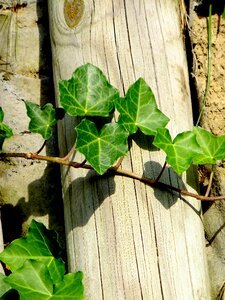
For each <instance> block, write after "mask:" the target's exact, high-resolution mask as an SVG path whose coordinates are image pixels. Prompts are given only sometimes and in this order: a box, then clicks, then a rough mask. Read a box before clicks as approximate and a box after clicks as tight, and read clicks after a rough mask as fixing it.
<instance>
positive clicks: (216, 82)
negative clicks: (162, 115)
mask: <svg viewBox="0 0 225 300" xmlns="http://www.w3.org/2000/svg"><path fill="white" fill-rule="evenodd" d="M189 32H190V37H191V48H192V49H191V50H192V53H193V70H192V78H193V80H194V83H195V86H196V89H197V96H198V97H197V98H198V99H194V101H196V102H194V103H193V108H194V109H197V107H198V102H199V104H200V106H201V104H202V100H203V96H204V92H205V88H206V80H207V72H208V66H207V65H208V31H207V17H201V16H198V15H197V14H195V17H194V19H193V20H192V24H191V27H190V28H189ZM201 126H202V127H204V128H206V129H208V130H209V131H211V132H212V133H213V134H215V135H225V19H222V18H220V17H219V16H218V15H217V14H215V15H213V17H212V75H211V84H210V89H209V94H208V97H207V100H206V105H205V109H204V114H203V117H202V120H201ZM200 173H201V180H202V183H203V184H204V183H207V181H208V178H207V177H208V175H209V172H208V168H207V166H206V167H204V168H201V170H200ZM212 194H217V195H218V194H219V195H225V166H224V164H223V163H222V164H221V165H220V166H218V167H216V171H215V176H214V182H213V188H212ZM203 211H204V227H205V235H206V251H207V258H208V264H209V275H210V280H211V286H212V299H216V297H218V295H220V296H219V297H220V298H219V299H225V294H224V292H223V285H224V282H225V204H224V201H220V202H218V201H217V202H215V203H210V204H209V203H207V204H204V203H203ZM217 299H218V298H217Z"/></svg>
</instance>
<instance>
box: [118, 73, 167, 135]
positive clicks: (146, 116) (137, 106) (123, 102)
mask: <svg viewBox="0 0 225 300" xmlns="http://www.w3.org/2000/svg"><path fill="white" fill-rule="evenodd" d="M115 105H116V109H117V110H118V111H119V113H120V118H119V122H118V123H119V124H122V125H123V126H124V127H125V128H126V129H127V130H128V131H129V133H130V134H133V133H135V132H136V131H137V129H138V128H139V129H140V130H141V131H142V132H143V133H144V134H146V135H155V134H156V130H157V128H160V127H164V126H166V124H167V123H168V122H169V118H168V117H166V116H165V115H164V114H163V113H162V112H161V111H160V110H159V109H158V107H157V105H156V101H155V97H154V94H153V92H152V90H151V89H150V87H149V86H148V85H147V84H146V82H145V81H144V79H143V78H140V79H138V80H137V81H136V82H135V83H134V84H133V85H131V86H130V88H129V89H128V91H127V93H126V96H125V98H120V99H118V100H116V102H115Z"/></svg>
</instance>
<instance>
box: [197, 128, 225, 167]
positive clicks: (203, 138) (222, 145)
mask: <svg viewBox="0 0 225 300" xmlns="http://www.w3.org/2000/svg"><path fill="white" fill-rule="evenodd" d="M193 132H194V134H195V135H196V140H197V142H198V144H199V146H200V149H201V150H200V153H198V154H197V155H196V156H195V157H194V160H193V162H194V164H199V165H203V164H215V163H216V161H217V160H222V159H224V158H225V135H223V136H215V135H213V134H212V133H210V132H208V131H206V130H205V129H203V128H199V127H194V129H193Z"/></svg>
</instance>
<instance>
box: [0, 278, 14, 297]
mask: <svg viewBox="0 0 225 300" xmlns="http://www.w3.org/2000/svg"><path fill="white" fill-rule="evenodd" d="M5 278H7V276H5V275H4V274H2V273H0V299H3V298H2V297H3V296H4V295H5V294H6V293H7V292H9V291H10V290H11V289H12V287H11V285H10V284H8V283H6V282H5V281H4V280H5Z"/></svg>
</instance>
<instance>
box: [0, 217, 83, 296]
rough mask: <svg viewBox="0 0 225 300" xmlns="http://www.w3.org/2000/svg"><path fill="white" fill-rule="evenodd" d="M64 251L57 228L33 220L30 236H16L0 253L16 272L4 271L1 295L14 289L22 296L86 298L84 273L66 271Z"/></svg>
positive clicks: (12, 270) (2, 259) (0, 282)
mask: <svg viewBox="0 0 225 300" xmlns="http://www.w3.org/2000/svg"><path fill="white" fill-rule="evenodd" d="M60 253H61V250H60V247H59V246H58V243H57V238H56V235H55V234H54V232H52V231H49V230H47V229H46V228H45V226H44V225H43V224H41V223H39V222H37V221H35V220H33V221H32V222H31V225H30V227H29V231H28V233H27V235H26V237H25V238H19V239H17V240H14V241H13V242H12V243H11V244H9V245H8V246H7V247H6V248H5V250H4V251H3V252H2V253H0V260H1V261H2V262H4V263H5V264H6V265H7V266H8V267H9V268H10V270H11V272H12V273H11V274H10V275H9V276H5V275H3V274H0V297H1V299H4V298H5V296H6V295H9V293H10V292H11V291H12V290H13V289H14V290H17V291H18V293H19V296H20V299H21V300H30V299H38V300H50V299H52V300H53V299H64V300H69V299H73V300H83V299H84V288H83V284H82V277H83V274H82V273H81V272H76V273H68V274H65V264H64V262H63V260H62V259H61V258H60ZM6 299H7V298H6Z"/></svg>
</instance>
